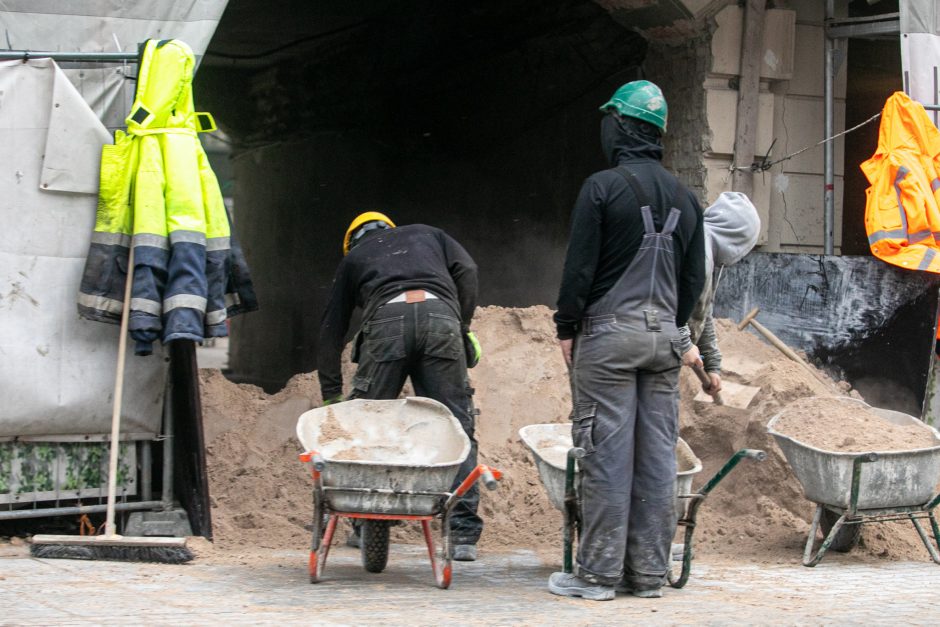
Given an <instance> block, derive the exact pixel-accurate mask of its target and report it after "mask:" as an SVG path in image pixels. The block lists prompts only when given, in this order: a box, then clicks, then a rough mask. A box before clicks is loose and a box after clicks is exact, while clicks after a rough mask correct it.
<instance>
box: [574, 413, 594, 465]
mask: <svg viewBox="0 0 940 627" xmlns="http://www.w3.org/2000/svg"><path fill="white" fill-rule="evenodd" d="M596 415H597V403H577V404H576V405H575V407H574V412H573V413H572V416H571V423H572V424H571V440H572V442H573V443H574V445H575V446H577V447H580V448H583V449H584V452H585V453H593V452H594V417H595V416H596Z"/></svg>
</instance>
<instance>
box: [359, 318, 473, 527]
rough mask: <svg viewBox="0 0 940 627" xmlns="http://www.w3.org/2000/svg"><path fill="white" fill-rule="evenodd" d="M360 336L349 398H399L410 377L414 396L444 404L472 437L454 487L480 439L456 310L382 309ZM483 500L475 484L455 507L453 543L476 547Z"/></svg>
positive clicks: (468, 469) (470, 464)
mask: <svg viewBox="0 0 940 627" xmlns="http://www.w3.org/2000/svg"><path fill="white" fill-rule="evenodd" d="M360 333H361V344H360V346H359V350H358V363H359V367H358V369H357V370H356V376H355V377H354V378H353V391H352V393H351V394H350V398H368V399H393V398H398V395H399V394H401V390H402V387H404V385H405V379H406V378H407V377H411V384H412V385H413V386H414V390H415V394H417V395H418V396H425V397H427V398H431V399H434V400H436V401H439V402H441V403H443V404H444V405H446V406H447V408H448V409H449V410H450V411H451V413H453V414H454V416H456V417H457V420H458V421H459V422H460V424H461V426H462V427H463V429H464V431H465V432H466V434H467V437H469V438H470V454H469V455H468V456H467V459H466V460H464V462H463V464H462V465H461V466H460V470H459V471H458V473H457V479H456V480H455V481H454V486H453V487H454V488H456V487H457V486H458V485H460V482H462V481H463V480H464V479H465V478H466V477H467V475H468V474H470V472H471V471H472V470H473V469H474V468H475V467H476V465H477V441H476V438H475V437H474V415H475V411H474V408H473V391H472V389H471V387H470V383H469V381H468V379H467V363H466V357H465V356H464V352H463V336H462V334H461V330H460V321H459V320H458V319H457V317H456V315H455V314H454V311H453V309H451V307H450V306H449V305H447V303H445V302H444V301H442V300H440V299H430V300H426V301H423V302H420V303H391V304H388V305H384V306H382V307H379V308H378V309H377V310H376V312H375V314H373V316H372V318H371V319H370V320H368V321H366V322H364V323H363V325H362V330H361V332H360ZM479 502H480V492H479V490H478V489H477V487H476V486H475V485H474V486H473V488H471V489H470V490H469V491H468V492H467V493H466V494H465V495H464V497H463V499H462V500H461V501H460V502H459V503H458V504H457V505H456V506H455V508H454V510H453V513H452V515H451V519H450V526H451V532H452V534H453V535H452V538H453V542H454V543H455V544H476V543H477V540H479V539H480V534H481V533H482V531H483V520H482V519H481V518H480V517H479V516H477V507H478V505H479Z"/></svg>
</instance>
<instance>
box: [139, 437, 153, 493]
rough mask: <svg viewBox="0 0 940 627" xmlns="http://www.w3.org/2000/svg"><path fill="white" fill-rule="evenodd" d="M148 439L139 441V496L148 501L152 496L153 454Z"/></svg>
mask: <svg viewBox="0 0 940 627" xmlns="http://www.w3.org/2000/svg"><path fill="white" fill-rule="evenodd" d="M152 450H153V449H152V447H151V445H150V440H142V441H141V443H140V498H142V499H143V500H145V501H149V500H150V499H152V498H153V454H152Z"/></svg>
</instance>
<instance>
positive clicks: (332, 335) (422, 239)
mask: <svg viewBox="0 0 940 627" xmlns="http://www.w3.org/2000/svg"><path fill="white" fill-rule="evenodd" d="M343 254H344V255H345V256H344V258H343V261H342V262H341V263H340V264H339V267H338V268H337V270H336V276H335V277H334V279H333V288H332V293H331V295H330V301H329V303H328V304H327V307H326V311H325V312H324V314H323V320H322V322H321V324H320V345H319V354H318V366H319V377H320V390H321V391H322V393H323V399H324V403H325V404H329V403H334V402H339V401H342V400H343V396H342V391H343V377H342V371H341V369H340V355H341V353H342V350H343V346H344V344H345V337H346V332H347V330H348V328H349V320H350V317H351V315H352V313H353V309H354V308H356V307H359V308H361V309H362V312H363V313H362V326H361V329H360V331H359V333H358V335H357V336H356V340H355V344H354V349H353V361H355V362H357V363H358V364H359V366H358V369H357V370H356V374H355V376H354V377H353V381H352V388H353V389H352V392H351V393H350V395H349V398H350V399H352V398H368V399H393V398H398V395H399V394H400V393H401V390H402V387H403V386H404V384H405V378H406V377H410V378H411V383H412V385H413V386H414V390H415V393H416V394H417V395H418V396H425V397H428V398H432V399H434V400H436V401H439V402H441V403H443V404H444V405H446V406H447V408H448V409H450V411H451V412H452V413H453V414H454V416H456V417H457V420H459V421H460V424H461V426H463V428H464V431H465V432H466V434H467V436H468V437H469V438H470V443H471V448H470V454H469V455H468V456H467V459H466V460H465V461H464V463H463V465H462V466H461V467H460V470H459V472H458V474H457V479H456V481H455V483H454V487H456V486H457V485H459V484H460V482H461V481H463V479H464V478H466V476H467V475H468V474H469V473H470V471H471V470H473V468H475V467H476V465H477V443H476V439H475V438H474V414H475V411H474V408H473V397H472V394H473V390H472V389H471V387H470V383H469V380H468V378H467V367H468V360H469V361H470V364H469V365H470V366H471V367H472V366H473V365H475V362H476V361H478V360H479V357H480V349H479V344H478V343H477V342H476V339H475V338H474V337H473V334H472V333H470V320H471V318H472V317H473V311H474V309H475V307H476V299H477V266H476V264H475V263H474V261H473V259H472V258H471V257H470V255H469V254H468V253H467V251H466V250H464V249H463V247H462V246H461V245H460V244H458V243H457V242H456V241H455V240H454V239H453V238H451V237H450V236H449V235H447V234H446V233H444V231H442V230H440V229H437V228H434V227H431V226H425V225H423V224H411V225H408V226H399V227H396V226H395V224H394V223H393V222H392V220H391V219H389V218H388V217H387V216H385V215H383V214H381V213H378V212H374V211H370V212H367V213H363V214H361V215H359V216H358V217H356V219H355V220H353V221H352V223H351V224H350V225H349V229H347V231H346V237H345V239H344V240H343ZM479 498H480V497H479V492H478V491H477V488H476V487H473V488H471V489H470V491H469V492H467V494H466V496H465V497H464V498H463V499H462V500H461V502H460V503H459V504H458V505H457V506H456V507H455V509H454V511H453V514H452V515H451V532H452V538H453V543H454V548H453V558H454V559H456V560H461V561H473V560H474V559H476V555H477V551H476V543H477V541H478V540H479V539H480V533H481V532H482V531H483V521H482V520H481V519H480V517H479V516H477V513H476V512H477V505H478V503H479ZM350 540H351V542H350V543H351V544H352V545H354V546H355V545H356V544H357V540H358V529H356V530H355V532H354V535H353V536H351V538H350Z"/></svg>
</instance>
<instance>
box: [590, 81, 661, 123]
mask: <svg viewBox="0 0 940 627" xmlns="http://www.w3.org/2000/svg"><path fill="white" fill-rule="evenodd" d="M611 108H613V109H615V110H616V111H617V113H619V114H620V115H626V116H629V117H631V118H637V119H639V120H643V121H644V122H649V123H650V124H652V125H653V126H655V127H657V128H659V129H660V130H661V131H663V132H664V133H665V132H666V117H667V116H668V109H667V108H666V98H665V97H664V96H663V92H662V90H660V89H659V87H657V86H656V85H654V84H653V83H651V82H649V81H633V82H630V83H627V84H626V85H621V86H620V88H618V89H617V91H615V92H614V95H613V96H611V97H610V100H608V101H607V102H605V103H604V104H603V106H601V111H607V110H608V109H611Z"/></svg>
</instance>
